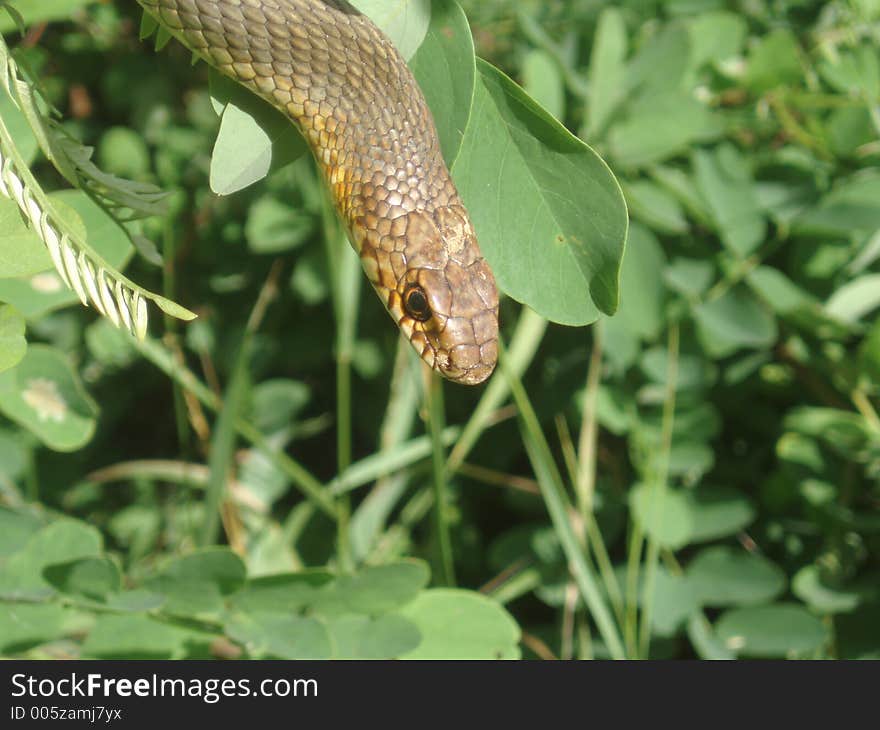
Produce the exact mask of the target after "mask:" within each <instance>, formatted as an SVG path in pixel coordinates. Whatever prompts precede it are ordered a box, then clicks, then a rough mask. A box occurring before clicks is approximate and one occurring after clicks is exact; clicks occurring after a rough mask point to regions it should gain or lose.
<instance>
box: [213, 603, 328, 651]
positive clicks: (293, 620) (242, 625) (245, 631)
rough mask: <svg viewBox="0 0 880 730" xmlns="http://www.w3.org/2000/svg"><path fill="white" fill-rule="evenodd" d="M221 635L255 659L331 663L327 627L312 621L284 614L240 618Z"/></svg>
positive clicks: (254, 614)
mask: <svg viewBox="0 0 880 730" xmlns="http://www.w3.org/2000/svg"><path fill="white" fill-rule="evenodd" d="M224 631H225V632H226V634H227V635H228V636H229V637H230V638H231V639H234V640H235V641H237V642H238V643H240V644H242V645H243V646H244V647H245V648H246V649H247V651H248V653H250V654H253V655H254V656H257V657H274V658H278V659H330V658H331V657H332V656H333V641H332V638H331V635H330V632H329V630H328V627H327V626H326V625H325V624H324V623H323V622H321V621H319V620H317V619H315V618H304V617H301V616H291V615H289V614H286V613H253V614H240V615H236V616H234V617H232V618H231V619H230V620H229V621H227V622H226V624H225V626H224Z"/></svg>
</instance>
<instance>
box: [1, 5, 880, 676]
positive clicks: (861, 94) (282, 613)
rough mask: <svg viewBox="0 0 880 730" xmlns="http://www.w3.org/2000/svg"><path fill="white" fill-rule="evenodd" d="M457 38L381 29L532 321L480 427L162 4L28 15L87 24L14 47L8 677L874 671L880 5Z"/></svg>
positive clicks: (643, 16)
mask: <svg viewBox="0 0 880 730" xmlns="http://www.w3.org/2000/svg"><path fill="white" fill-rule="evenodd" d="M462 5H463V8H462V7H460V6H459V4H458V3H456V2H454V1H453V0H435V1H434V2H427V1H419V2H416V1H415V0H408V1H407V0H400V2H394V3H387V2H375V3H374V2H369V3H367V2H364V3H359V6H360V7H362V8H363V9H364V10H367V11H369V12H376V11H378V12H380V13H383V14H384V17H381V18H379V20H380V21H381V22H383V23H384V27H385V28H386V31H387V32H388V33H389V34H390V35H391V36H392V38H393V39H394V41H395V42H396V43H397V44H398V46H399V47H401V48H402V49H403V51H404V53H405V55H406V56H407V58H408V59H409V62H410V65H411V67H412V68H413V70H414V72H415V74H416V76H417V78H418V80H419V82H420V85H421V86H422V88H423V90H424V92H425V95H426V98H427V99H428V102H429V105H430V106H431V108H432V110H433V112H434V115H435V119H436V123H437V128H438V132H439V135H440V139H441V142H442V147H443V152H444V155H445V157H446V160H447V162H448V163H449V165H450V167H451V169H452V171H453V175H454V177H455V180H456V183H457V185H458V186H459V188H460V190H461V192H462V194H463V196H464V197H465V199H466V202H467V204H468V207H469V210H470V212H471V214H472V217H473V219H474V222H475V224H476V226H477V231H478V235H479V237H480V241H481V245H482V247H483V249H484V251H485V253H486V254H487V257H488V258H489V260H490V263H491V264H492V266H493V268H494V269H495V271H496V274H497V277H498V281H499V283H500V284H501V287H502V289H503V290H504V293H505V294H506V295H507V297H506V298H505V299H504V301H503V303H502V334H503V339H504V343H505V347H504V349H503V352H502V358H501V362H500V365H499V369H498V372H497V373H496V375H495V376H494V377H493V378H492V379H491V381H490V382H489V383H488V384H487V385H486V386H485V387H484V388H482V389H475V390H472V389H466V388H461V387H453V386H447V387H445V388H442V389H441V387H440V386H438V385H437V384H436V383H434V384H427V385H426V379H425V378H423V373H422V371H421V370H420V365H419V364H418V363H417V362H415V360H414V358H413V357H412V356H411V354H410V353H409V350H408V349H407V348H406V347H403V348H401V349H400V350H399V352H397V354H395V348H396V346H397V343H398V339H399V338H398V336H397V333H396V331H395V330H394V329H393V327H392V326H391V324H390V322H389V321H388V318H387V316H386V315H385V314H384V313H383V312H382V308H381V306H380V305H379V304H378V303H377V302H376V301H375V297H374V295H373V294H372V292H370V291H368V288H367V287H364V286H362V278H363V277H362V274H361V273H360V271H359V269H358V262H357V260H356V257H355V256H353V255H352V253H351V251H350V250H349V247H348V244H347V243H346V242H345V240H344V236H343V235H342V234H341V232H340V230H339V226H338V224H337V222H336V220H335V217H334V213H333V210H332V209H331V208H330V207H329V205H328V203H327V198H326V194H325V192H324V191H323V189H322V187H321V184H320V181H319V178H318V176H317V175H316V173H315V171H314V167H313V165H312V163H311V160H310V159H309V156H308V155H306V154H304V152H305V147H304V143H303V142H302V140H301V139H300V138H299V136H298V134H297V133H296V132H295V131H294V130H293V129H292V128H291V127H290V125H289V123H288V121H287V120H286V119H284V118H283V117H281V116H280V115H279V114H278V113H276V112H275V111H273V110H271V109H268V108H267V107H266V105H264V104H262V103H261V102H259V100H256V99H254V98H253V97H252V96H250V95H249V94H247V93H244V92H243V91H242V90H241V89H240V88H238V87H237V86H235V85H234V84H230V83H228V82H227V81H224V80H222V79H220V78H219V77H218V76H216V75H215V74H214V73H213V72H211V71H209V69H208V68H207V66H206V64H204V63H196V64H191V63H190V62H191V60H192V58H191V52H190V51H189V50H187V49H185V48H182V47H181V46H180V44H178V43H176V42H173V43H168V41H169V36H168V35H167V33H164V32H163V31H162V30H161V29H159V28H157V26H156V24H155V23H151V22H149V20H146V21H145V20H142V18H141V15H140V13H139V11H138V10H137V8H135V7H134V4H133V3H128V2H122V1H121V0H117V1H115V2H110V3H94V2H92V3H89V2H81V1H77V2H72V1H70V2H59V1H57V0H28V2H23V1H22V0H12V6H13V7H17V8H18V9H19V11H20V12H21V15H22V16H23V20H24V24H25V26H26V28H33V27H34V24H36V23H41V22H43V21H59V22H57V23H56V22H51V23H50V24H49V25H48V26H46V28H45V29H44V30H43V31H42V32H41V33H36V34H33V35H30V36H28V42H27V43H21V42H20V41H21V37H20V35H19V34H18V31H17V30H16V26H15V22H14V20H13V19H12V18H10V19H9V21H3V23H2V24H0V29H2V32H3V33H4V38H5V42H6V44H7V45H8V46H9V47H11V48H13V51H12V52H11V54H10V55H7V54H6V52H5V50H4V52H3V56H2V60H3V65H4V68H5V69H6V73H5V75H4V82H5V85H6V86H8V87H9V89H10V94H8V95H7V94H6V93H5V92H2V93H0V119H2V122H3V130H4V132H3V135H2V139H0V150H2V154H3V155H4V163H3V165H2V166H0V182H2V183H3V184H4V185H5V186H6V189H7V190H8V191H9V192H10V193H11V195H7V196H5V197H0V653H2V654H3V655H7V656H26V657H52V656H76V657H100V658H165V657H175V658H202V657H229V656H242V657H252V658H264V657H265V658H270V657H271V658H318V657H320V658H330V657H345V658H388V657H394V658H426V657H444V658H447V657H448V658H453V657H469V658H516V657H518V656H520V655H521V654H522V655H523V656H526V657H533V656H539V657H550V656H560V657H565V658H569V657H576V658H592V657H648V656H651V657H658V658H659V657H669V658H672V657H675V658H690V657H694V656H697V657H702V658H712V659H731V658H737V657H790V658H803V657H816V658H868V657H873V658H876V657H878V656H880V631H878V628H877V627H878V626H880V590H878V585H880V583H878V578H880V513H878V504H880V416H878V413H877V404H878V399H880V385H878V383H880V322H878V318H877V312H878V311H880V286H878V282H880V203H878V201H880V114H878V108H880V106H878V105H880V52H878V48H880V6H878V4H877V3H876V2H873V0H872V1H870V2H868V1H867V0H861V1H860V0H834V1H833V2H818V0H816V1H813V0H774V2H769V1H766V2H765V1H764V0H749V1H748V2H739V1H736V0H735V1H732V2H724V3H722V2H707V3H700V2H681V1H680V0H649V1H647V2H645V1H643V0H638V1H637V0H625V1H624V2H615V3H610V2H589V3H588V2H583V3H576V2H570V3H568V2H566V3H545V2H540V1H539V0H516V2H514V1H513V0H479V1H477V0H470V1H468V2H462ZM2 14H3V11H0V16H2ZM471 29H473V31H474V34H473V36H472V34H471ZM153 34H156V43H155V44H154V46H153V47H151V44H149V43H143V42H140V41H141V40H142V39H143V38H145V37H147V36H150V35H153ZM156 46H157V47H158V48H159V49H160V50H158V51H156ZM108 59H112V62H108ZM36 79H40V80H41V81H40V84H39V85H37V84H36V82H35V80H36ZM518 82H519V83H522V85H523V86H522V88H521V87H520V86H518V85H517V83H518ZM55 107H57V108H58V109H59V110H60V112H59V113H58V114H56V112H55V111H54V108H55ZM61 120H64V121H61ZM77 139H82V140H84V142H87V143H88V145H90V146H91V147H94V149H95V155H94V157H95V160H96V162H97V163H99V164H100V167H101V169H100V170H99V169H98V167H97V166H95V165H93V164H92V163H91V156H90V155H91V152H90V151H89V149H88V148H85V147H84V146H82V145H80V144H79V143H78V142H75V141H74V140H77ZM588 145H589V146H588ZM53 168H54V169H57V170H59V171H60V172H61V177H59V176H58V175H56V174H55V173H54V172H53ZM611 171H613V174H612V172H611ZM10 174H13V175H14V177H15V179H16V180H18V181H19V182H20V185H21V190H20V197H21V198H22V201H23V204H22V202H21V201H19V200H17V193H16V190H18V188H17V187H16V186H15V184H14V183H13V182H12V181H11V180H12V178H11V177H10ZM615 176H617V177H616V178H615ZM122 177H128V178H131V180H128V181H126V180H122V179H121V178H122ZM62 178H63V180H64V182H63V183H62ZM618 180H619V185H618ZM69 187H76V188H79V190H73V191H72V190H69V189H64V188H69ZM160 190H164V191H167V192H168V193H169V195H168V197H167V198H165V199H160V198H159V195H160V193H159V191H160ZM621 190H622V195H621ZM0 192H2V190H0ZM233 193H234V194H233ZM26 194H29V195H31V199H32V200H33V201H34V202H35V203H36V204H38V206H37V207H38V209H39V210H37V211H36V212H35V211H30V212H29V205H28V198H27V197H26ZM624 199H625V202H624ZM160 204H161V205H163V206H165V210H164V212H162V213H161V214H160V211H159V208H158V207H154V206H159V205H160ZM627 210H628V211H629V218H630V221H629V222H628V221H627ZM133 211H134V212H133ZM22 213H23V215H22ZM43 213H47V214H48V215H49V216H51V219H49V218H47V219H46V220H43ZM47 220H48V221H49V224H50V225H54V226H55V227H54V228H53V229H52V230H53V231H56V232H57V233H58V234H59V235H58V238H59V247H58V251H59V252H60V255H61V259H60V261H61V264H60V266H59V265H58V261H57V260H56V256H55V255H54V254H53V249H52V246H51V245H49V244H47V241H46V239H47V235H46V228H45V225H46V221H47ZM59 221H60V223H59ZM62 233H66V235H67V239H68V242H69V245H70V247H71V248H70V250H71V254H68V255H67V258H65V254H64V246H62V245H61V242H60V239H61V235H60V234H62ZM625 237H626V239H627V245H626V250H625V252H624V249H623V241H624V238H625ZM151 242H155V244H153V243H151ZM82 252H85V253H82ZM81 256H82V257H83V258H82V259H81ZM83 262H84V263H83ZM68 264H69V266H68ZM157 264H158V265H159V266H158V267H157ZM123 268H125V270H126V276H129V277H131V280H129V279H128V278H125V277H123V275H122V274H121V273H120V271H121V270H122V269H123ZM71 271H73V272H74V273H76V272H78V276H77V277H76V280H77V281H79V283H80V284H81V286H82V287H83V291H82V292H81V294H82V298H83V299H84V301H86V302H89V303H91V304H92V305H93V306H95V307H96V308H98V309H99V311H104V310H107V309H108V307H107V306H106V304H107V303H106V302H105V298H106V297H109V301H110V302H111V303H114V302H115V303H118V301H119V300H118V298H117V297H118V296H119V295H118V294H117V292H116V285H115V283H114V282H115V281H119V282H121V284H120V285H121V286H124V287H125V289H123V294H122V297H123V298H122V300H121V301H122V303H123V304H126V303H128V305H130V304H131V303H132V302H133V299H132V296H133V294H132V293H133V292H137V293H139V294H140V295H141V296H142V297H144V298H148V297H151V296H153V295H151V294H150V292H149V291H148V290H146V289H142V288H140V287H139V286H138V285H137V284H134V283H133V282H134V280H137V281H142V282H144V283H145V284H149V285H150V286H151V288H153V289H154V290H156V291H158V292H160V294H157V295H155V297H154V299H153V301H156V302H157V304H159V305H160V306H163V307H165V308H166V309H165V311H166V313H169V314H172V315H175V314H176V315H184V316H186V313H187V311H188V310H184V309H183V308H182V307H181V308H177V307H176V306H175V305H174V304H172V301H180V302H182V303H183V304H184V305H185V306H187V307H190V308H191V309H193V310H194V311H198V313H199V319H198V320H196V321H194V322H191V323H189V324H187V325H185V326H184V325H182V324H180V323H178V322H176V321H175V320H174V319H172V318H171V317H167V318H165V320H164V323H163V324H164V329H163V328H162V325H159V324H158V323H154V324H153V329H154V330H155V334H157V335H158V334H159V333H160V331H162V334H163V338H162V340H161V341H159V340H156V339H150V338H147V339H145V340H144V341H143V342H138V341H137V340H136V338H132V337H130V336H129V335H128V334H127V333H126V332H125V331H123V330H125V329H129V330H130V329H131V328H130V327H128V326H127V325H126V324H125V323H124V322H122V324H123V327H121V328H120V329H116V328H114V327H113V326H112V324H113V323H112V317H109V318H101V319H98V320H97V321H95V319H94V317H93V316H92V315H91V314H90V313H89V312H87V311H86V310H83V309H82V308H79V307H76V306H73V305H75V304H76V303H77V301H78V299H79V297H78V292H76V291H72V290H69V289H68V288H67V287H66V286H65V284H66V282H67V281H69V280H70V277H69V276H68V274H69V273H70V272H71ZM618 273H619V277H620V282H619V286H618ZM120 277H122V278H120ZM90 281H91V282H92V284H93V285H94V288H95V292H94V294H93V293H92V292H91V291H89V290H88V287H89V286H90V285H89V282H90ZM102 282H104V283H105V284H106V289H107V292H106V293H104V292H102V291H101V289H100V286H101V283H102ZM71 284H73V286H74V288H76V284H75V283H74V282H72V281H71ZM618 290H619V291H618ZM126 297H127V298H126ZM102 305H103V306H104V310H101V306H102ZM128 305H126V306H128ZM522 305H525V306H522ZM615 309H616V313H615ZM114 311H116V313H117V315H118V316H122V315H121V312H120V311H119V309H118V308H117V310H114ZM132 311H136V310H130V309H129V311H128V313H129V315H131V314H132ZM612 315H613V316H612ZM593 321H596V324H595V325H594V326H593V327H592V328H591V329H589V330H583V329H575V328H572V327H563V326H558V325H559V324H569V325H573V324H585V323H588V322H593ZM25 328H26V332H25ZM25 334H26V337H27V339H26V340H25ZM62 514H64V515H66V516H65V517H61V515H62ZM429 566H430V567H429ZM477 588H479V590H476V589H477Z"/></svg>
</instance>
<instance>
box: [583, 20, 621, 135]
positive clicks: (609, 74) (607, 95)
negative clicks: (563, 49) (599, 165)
mask: <svg viewBox="0 0 880 730" xmlns="http://www.w3.org/2000/svg"><path fill="white" fill-rule="evenodd" d="M627 40H628V39H627V34H626V23H625V22H624V19H623V14H622V13H621V12H620V10H618V9H617V8H613V7H608V8H605V9H603V10H602V14H601V15H600V16H599V22H598V23H597V25H596V36H595V38H594V41H593V49H592V52H591V55H590V71H589V81H590V103H589V107H588V109H587V113H588V119H589V121H588V123H587V127H586V130H585V132H584V136H585V137H586V138H587V139H591V138H592V137H593V136H594V135H596V134H598V133H599V132H601V131H602V129H603V128H604V127H605V125H606V124H607V123H608V121H609V119H611V115H612V114H613V113H614V111H615V110H616V108H617V106H618V105H619V104H620V102H621V101H622V99H623V92H624V88H625V83H624V78H625V73H624V68H625V67H624V59H625V58H626V52H627Z"/></svg>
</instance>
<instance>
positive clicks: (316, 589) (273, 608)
mask: <svg viewBox="0 0 880 730" xmlns="http://www.w3.org/2000/svg"><path fill="white" fill-rule="evenodd" d="M333 580H334V577H333V576H332V575H331V574H330V573H327V572H325V571H322V570H307V571H303V572H300V573H289V574H280V575H267V576H263V577H261V578H254V579H252V580H249V581H248V582H247V583H246V584H245V586H244V588H242V590H240V591H239V592H238V593H236V594H235V595H233V596H231V597H230V601H229V602H230V605H231V606H232V607H233V608H234V609H235V610H238V611H241V612H243V613H255V612H266V613H272V612H278V611H284V612H286V613H291V614H293V613H300V612H303V611H305V610H306V609H309V608H311V606H312V605H313V604H314V603H316V602H317V601H318V597H319V595H320V592H321V589H322V587H323V586H326V585H328V584H332V582H333Z"/></svg>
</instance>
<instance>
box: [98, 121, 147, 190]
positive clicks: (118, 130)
mask: <svg viewBox="0 0 880 730" xmlns="http://www.w3.org/2000/svg"><path fill="white" fill-rule="evenodd" d="M97 159H98V166H99V167H100V168H101V169H102V170H105V171H106V172H109V173H111V174H113V175H118V176H120V177H123V178H129V179H137V178H142V177H143V176H144V175H146V174H147V173H149V171H150V150H149V148H148V147H147V143H146V141H145V140H144V138H143V137H142V136H141V135H140V134H138V133H137V132H135V131H134V130H133V129H129V128H128V127H111V128H110V129H108V130H107V131H106V132H104V134H103V135H102V136H101V141H100V143H99V144H98V154H97Z"/></svg>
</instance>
